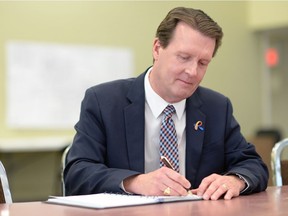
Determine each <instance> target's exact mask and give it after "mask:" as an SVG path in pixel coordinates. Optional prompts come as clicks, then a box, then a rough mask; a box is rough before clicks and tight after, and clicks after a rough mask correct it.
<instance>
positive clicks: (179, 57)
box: [149, 22, 215, 103]
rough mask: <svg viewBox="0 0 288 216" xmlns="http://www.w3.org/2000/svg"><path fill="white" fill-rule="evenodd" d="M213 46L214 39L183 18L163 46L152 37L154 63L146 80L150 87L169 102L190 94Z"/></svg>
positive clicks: (194, 88) (209, 59) (204, 67)
mask: <svg viewBox="0 0 288 216" xmlns="http://www.w3.org/2000/svg"><path fill="white" fill-rule="evenodd" d="M214 48H215V39H212V38H209V37H207V36H204V35H203V34H201V33H200V32H198V31H196V30H194V29H193V28H192V27H190V26H189V25H187V24H186V23H184V22H179V23H178V24H177V26H176V29H175V32H174V36H173V38H172V39H171V41H170V43H169V45H168V46H167V47H166V48H165V49H164V48H163V47H161V45H160V42H159V40H158V38H156V39H155V40H154V44H153V57H154V65H153V69H152V71H151V74H150V77H149V80H150V83H151V86H152V88H153V89H154V91H155V92H156V93H157V94H158V95H159V96H160V97H162V98H163V99H164V100H166V101H167V102H169V103H175V102H179V101H181V100H183V99H186V98H187V97H189V96H191V95H192V94H193V93H194V91H195V90H196V89H197V87H198V86H199V84H200V82H201V81H202V79H203V77H204V75H205V72H206V69H207V66H208V64H209V63H210V61H211V59H212V55H213V51H214Z"/></svg>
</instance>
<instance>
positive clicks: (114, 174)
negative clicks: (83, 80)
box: [64, 81, 144, 195]
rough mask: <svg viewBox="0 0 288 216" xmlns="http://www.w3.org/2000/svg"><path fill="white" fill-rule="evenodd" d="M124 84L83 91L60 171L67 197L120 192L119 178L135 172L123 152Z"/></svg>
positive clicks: (126, 87)
mask: <svg viewBox="0 0 288 216" xmlns="http://www.w3.org/2000/svg"><path fill="white" fill-rule="evenodd" d="M126 83H129V82H126V81H125V82H124V81H123V82H121V83H120V82H115V83H113V84H112V83H111V84H106V85H99V86H96V87H92V88H90V89H88V90H87V91H86V93H85V97H84V99H83V101H82V105H81V113H80V119H79V121H78V123H77V124H76V125H75V129H76V135H75V137H74V141H73V143H72V147H71V149H70V152H69V154H68V156H67V165H66V167H65V170H64V179H65V189H66V193H67V195H76V194H92V193H100V192H114V193H121V192H123V191H122V190H121V188H120V184H121V182H122V181H123V179H125V178H126V177H128V176H131V175H135V174H138V173H139V171H135V170H134V171H133V170H132V169H131V167H130V165H129V159H128V153H127V146H126V143H127V141H126V137H125V134H126V133H125V123H124V121H125V118H124V117H123V109H124V107H126V106H127V105H129V101H127V99H126V97H125V94H126V93H127V91H126V89H128V87H129V86H128V85H127V86H126ZM143 115H144V114H143ZM143 154H144V153H143Z"/></svg>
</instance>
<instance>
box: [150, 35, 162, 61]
mask: <svg viewBox="0 0 288 216" xmlns="http://www.w3.org/2000/svg"><path fill="white" fill-rule="evenodd" d="M160 48H161V45H160V41H159V39H158V38H155V39H154V42H153V50H152V53H153V58H154V60H157V59H158V56H159V50H160Z"/></svg>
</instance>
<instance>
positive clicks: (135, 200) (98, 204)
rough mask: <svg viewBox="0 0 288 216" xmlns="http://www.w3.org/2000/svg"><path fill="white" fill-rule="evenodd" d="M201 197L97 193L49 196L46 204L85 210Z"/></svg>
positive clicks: (199, 198) (190, 195)
mask: <svg viewBox="0 0 288 216" xmlns="http://www.w3.org/2000/svg"><path fill="white" fill-rule="evenodd" d="M201 199H202V197H200V196H197V195H193V194H189V195H187V196H141V195H126V194H112V193H99V194H90V195H76V196H65V197H62V196H51V197H49V198H48V200H47V201H46V203H53V204H62V205H71V206H78V207H86V208H99V209H103V208H113V207H122V206H134V205H147V204H156V203H165V202H177V201H178V202H179V201H193V200H201Z"/></svg>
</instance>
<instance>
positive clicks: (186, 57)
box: [179, 56, 189, 61]
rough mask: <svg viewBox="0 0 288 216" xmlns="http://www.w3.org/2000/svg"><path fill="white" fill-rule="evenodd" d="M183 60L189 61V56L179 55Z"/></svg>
mask: <svg viewBox="0 0 288 216" xmlns="http://www.w3.org/2000/svg"><path fill="white" fill-rule="evenodd" d="M179 58H180V59H181V60H182V61H187V60H188V59H189V57H188V56H179Z"/></svg>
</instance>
